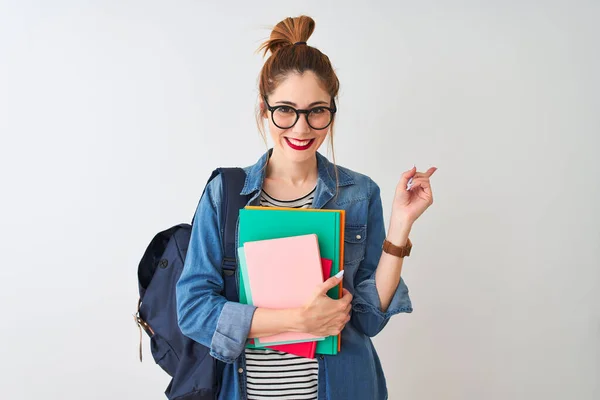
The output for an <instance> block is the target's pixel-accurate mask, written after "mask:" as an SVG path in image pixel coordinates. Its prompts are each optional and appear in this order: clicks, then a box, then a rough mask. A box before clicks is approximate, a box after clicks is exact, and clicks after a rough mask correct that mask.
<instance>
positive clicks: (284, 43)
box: [258, 15, 315, 55]
mask: <svg viewBox="0 0 600 400" xmlns="http://www.w3.org/2000/svg"><path fill="white" fill-rule="evenodd" d="M314 30H315V21H314V20H313V19H312V18H311V17H308V16H306V15H301V16H299V17H288V18H286V19H284V20H283V21H280V22H279V23H278V24H277V25H275V27H274V28H273V30H272V31H271V36H270V37H269V39H268V40H266V41H265V42H264V43H263V44H262V45H261V46H260V47H259V48H258V51H259V52H260V51H263V52H264V55H266V54H267V52H271V54H275V53H276V52H277V51H279V50H280V49H282V48H284V47H288V46H293V45H294V44H295V43H298V42H299V43H298V44H306V42H307V41H308V38H310V35H312V33H313V32H314Z"/></svg>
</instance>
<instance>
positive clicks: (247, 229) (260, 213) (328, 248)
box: [238, 208, 340, 355]
mask: <svg viewBox="0 0 600 400" xmlns="http://www.w3.org/2000/svg"><path fill="white" fill-rule="evenodd" d="M311 233H314V234H316V235H317V237H318V240H319V250H320V252H321V257H323V258H328V259H330V260H332V261H333V262H332V267H331V276H333V275H335V274H337V273H338V272H339V271H340V214H339V213H337V212H308V211H305V212H298V211H292V210H278V209H270V208H265V209H242V210H240V216H239V243H238V247H243V245H244V243H246V242H250V241H255V240H266V239H276V238H282V237H288V236H298V235H307V234H311ZM241 272H242V273H240V274H239V280H240V293H239V296H240V303H244V304H249V303H248V301H249V299H248V294H250V293H248V294H247V293H246V292H247V290H246V285H245V284H244V273H243V271H241ZM246 281H247V278H246ZM280 283H281V284H285V281H283V280H282V281H280ZM327 294H328V295H329V296H330V297H331V298H334V299H338V298H339V296H340V293H339V288H338V287H335V288H333V289H331V290H329V291H328V292H327ZM250 296H251V294H250ZM250 301H251V298H250ZM247 347H250V348H262V346H257V345H254V344H248V345H247ZM337 349H338V337H337V336H328V337H326V338H325V339H324V340H320V341H318V342H317V349H316V352H317V353H318V354H328V355H335V354H337V352H338V350H337Z"/></svg>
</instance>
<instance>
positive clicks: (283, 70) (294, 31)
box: [256, 15, 340, 175]
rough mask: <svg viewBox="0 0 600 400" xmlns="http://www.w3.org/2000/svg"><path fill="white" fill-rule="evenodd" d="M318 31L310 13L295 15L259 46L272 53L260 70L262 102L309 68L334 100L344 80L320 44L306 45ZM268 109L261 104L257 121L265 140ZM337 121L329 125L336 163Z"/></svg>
mask: <svg viewBox="0 0 600 400" xmlns="http://www.w3.org/2000/svg"><path fill="white" fill-rule="evenodd" d="M314 30H315V21H314V20H313V19H312V18H311V17H308V16H306V15H301V16H299V17H295V18H292V17H289V18H286V19H284V20H283V21H280V22H279V23H278V24H277V25H275V27H274V28H273V30H272V32H271V36H270V37H269V39H268V40H266V41H265V42H264V43H263V44H262V45H261V46H260V47H259V48H258V52H261V51H262V52H263V56H266V55H267V53H269V52H270V53H271V55H270V56H269V57H268V58H267V60H266V61H265V64H264V65H263V67H262V69H261V71H260V76H259V80H258V90H259V98H260V100H259V101H261V102H262V98H263V96H265V97H267V98H268V96H269V95H270V94H271V93H273V91H275V89H276V88H277V86H279V84H280V83H281V82H283V81H284V80H285V79H286V78H287V77H288V76H289V75H290V74H292V73H298V74H303V73H304V72H306V71H312V72H313V73H314V74H315V75H316V76H317V78H318V79H319V81H320V84H321V87H322V88H323V89H324V90H325V91H326V92H327V93H328V94H329V95H330V96H331V99H332V101H334V100H335V98H336V97H337V95H338V92H339V89H340V82H339V80H338V77H337V75H336V73H335V71H334V70H333V67H332V65H331V62H330V61H329V57H327V56H326V55H325V54H323V53H322V52H321V51H320V50H319V49H317V48H316V47H312V46H309V45H307V44H306V42H307V41H308V39H309V38H310V35H312V33H313V32H314ZM298 42H301V43H298ZM296 43H298V44H296ZM266 112H267V111H266V109H265V108H264V107H262V108H261V107H259V108H258V110H257V113H256V122H257V124H258V128H259V130H260V132H261V134H262V137H263V139H264V140H265V143H266V135H265V132H264V125H263V117H264V116H265V113H266ZM334 123H335V117H334V120H333V122H332V123H331V125H330V127H329V135H330V136H329V145H330V147H331V152H332V155H333V162H334V164H335V154H334V152H333V126H334ZM336 175H337V169H336Z"/></svg>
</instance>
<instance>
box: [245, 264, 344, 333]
mask: <svg viewBox="0 0 600 400" xmlns="http://www.w3.org/2000/svg"><path fill="white" fill-rule="evenodd" d="M342 277H343V272H342V273H341V274H340V275H339V276H333V277H331V278H329V279H327V280H326V281H325V282H323V283H322V284H321V285H319V286H318V287H317V288H315V292H314V294H313V296H312V297H311V298H310V299H309V301H308V302H307V303H306V304H305V305H304V306H302V307H299V308H293V309H285V310H272V309H268V308H257V309H256V311H255V312H254V317H253V318H252V324H251V325H250V332H249V334H248V337H251V338H260V337H264V336H271V335H277V334H279V333H283V332H303V333H310V334H313V335H315V336H330V335H337V334H338V333H340V332H341V331H342V329H344V326H345V325H346V323H347V322H348V321H349V320H350V316H349V313H350V310H351V307H352V304H351V303H352V295H351V294H350V292H348V291H347V290H344V293H343V295H342V298H341V299H339V300H333V299H331V298H330V297H329V296H327V292H328V291H329V290H330V289H332V288H334V287H336V286H337V285H339V284H340V282H341V280H342Z"/></svg>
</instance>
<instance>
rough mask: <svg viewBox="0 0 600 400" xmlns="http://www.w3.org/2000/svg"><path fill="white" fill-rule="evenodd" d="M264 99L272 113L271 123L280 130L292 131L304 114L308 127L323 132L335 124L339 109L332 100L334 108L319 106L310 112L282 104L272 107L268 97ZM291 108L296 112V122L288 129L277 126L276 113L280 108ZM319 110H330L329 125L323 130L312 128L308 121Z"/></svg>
mask: <svg viewBox="0 0 600 400" xmlns="http://www.w3.org/2000/svg"><path fill="white" fill-rule="evenodd" d="M263 99H264V100H265V104H266V105H267V110H269V111H270V112H271V121H273V123H274V124H275V126H276V127H278V128H279V129H290V128H291V127H293V126H294V125H296V123H297V122H298V120H299V119H300V114H304V115H305V117H306V123H307V124H308V126H310V127H311V128H312V129H314V130H316V131H322V130H323V129H327V128H328V127H329V126H330V125H331V123H332V122H333V118H334V116H335V113H336V112H337V107H336V105H335V100H334V99H333V98H332V99H331V104H332V105H333V107H326V106H317V107H313V108H311V109H310V110H298V109H296V108H294V107H292V106H289V105H286V104H281V105H277V106H271V105H269V102H268V101H267V96H263ZM284 107H286V108H291V109H292V110H294V111H295V112H296V120H295V121H294V123H293V124H292V125H290V126H288V127H282V126H279V125H277V122H275V117H274V116H273V115H274V113H275V111H276V110H277V109H278V108H284ZM319 108H324V109H326V110H329V112H330V113H331V119H330V120H329V123H328V124H327V125H325V126H324V127H323V128H315V127H314V126H312V125H311V124H310V122H309V120H308V115H309V114H310V113H311V112H313V111H314V110H316V109H319Z"/></svg>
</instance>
